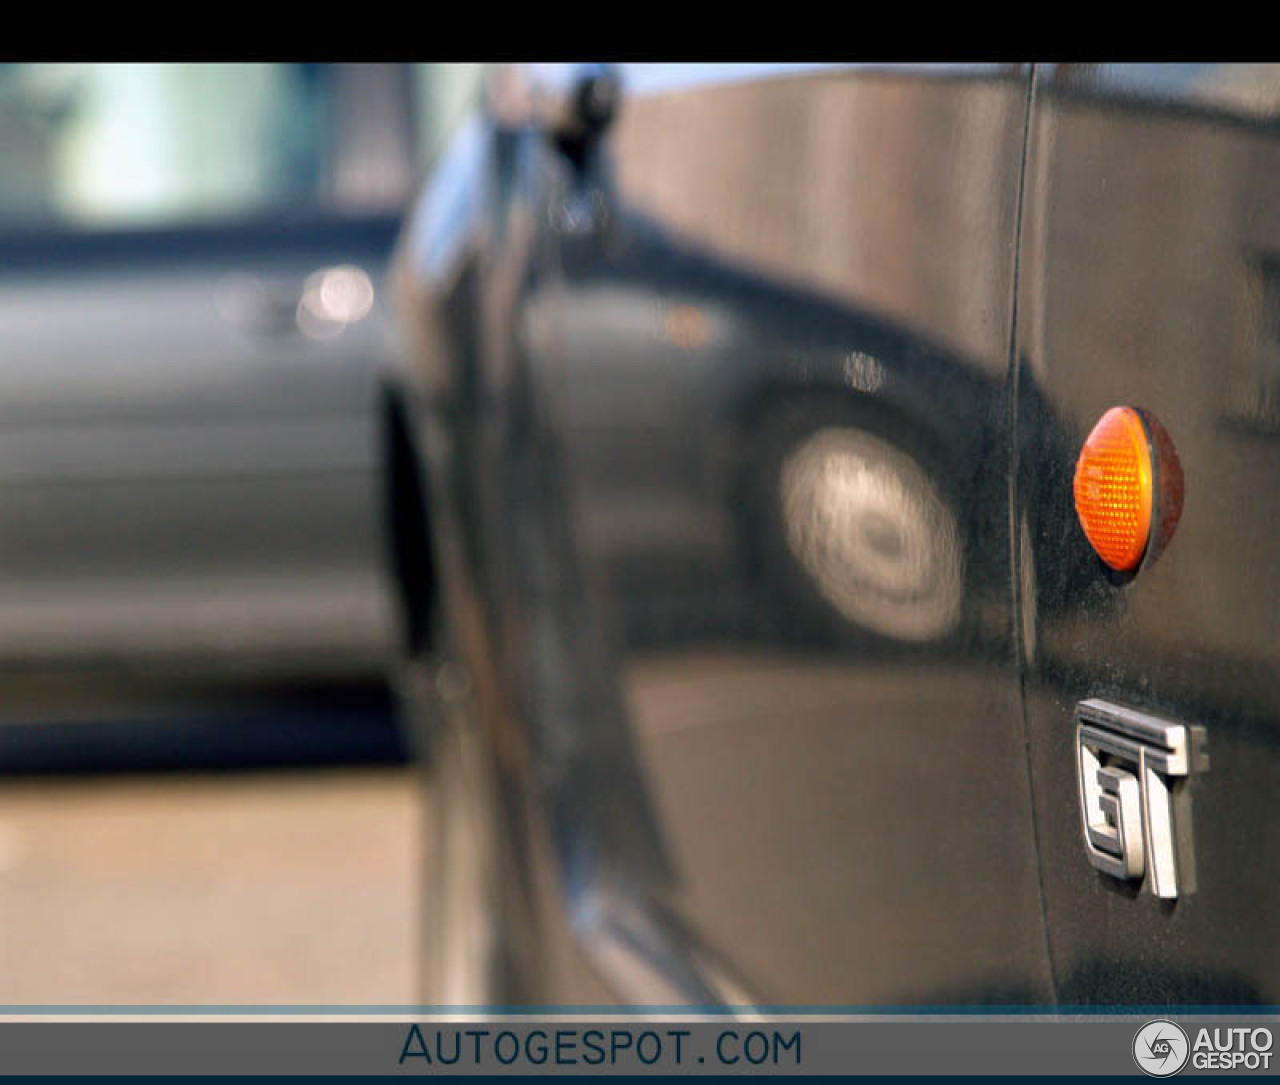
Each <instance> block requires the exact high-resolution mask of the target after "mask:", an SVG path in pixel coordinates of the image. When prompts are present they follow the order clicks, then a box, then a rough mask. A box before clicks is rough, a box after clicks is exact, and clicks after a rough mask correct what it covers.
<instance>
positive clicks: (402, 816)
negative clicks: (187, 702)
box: [0, 765, 421, 1006]
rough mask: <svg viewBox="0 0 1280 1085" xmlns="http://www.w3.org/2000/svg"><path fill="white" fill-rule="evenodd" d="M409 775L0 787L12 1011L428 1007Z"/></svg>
mask: <svg viewBox="0 0 1280 1085" xmlns="http://www.w3.org/2000/svg"><path fill="white" fill-rule="evenodd" d="M419 802H420V799H419V795H418V791H417V789H416V787H415V781H414V779H413V770H412V769H410V768H406V767H404V766H402V765H391V766H388V765H383V766H378V767H359V768H345V769H310V770H305V771H304V770H291V771H276V772H253V773H241V774H207V773H206V774H176V775H175V774H162V775H161V774H158V775H152V776H145V775H136V774H135V775H131V776H94V777H90V778H79V779H75V778H70V779H48V778H45V779H39V778H36V779H31V778H21V777H10V778H8V779H6V780H4V781H3V782H0V1004H4V1005H11V1006H12V1005H34V1004H55V1003H56V1004H60V1005H67V1004H91V1003H92V1004H106V1003H112V1004H120V1003H132V1004H148V1005H155V1004H160V1003H168V1004H194V1003H222V1004H245V1003H276V1004H309V1005H316V1004H338V1003H343V1004H356V1003H364V1004H369V1003H380V1004H389V1003H397V1004H404V1003H407V1002H412V1001H415V1000H416V996H417V991H416V987H415V983H416V980H415V975H416V968H417V960H416V958H417V931H416V917H415V905H416V889H417V872H418V854H419V846H418V843H419V835H420V820H421V819H420V814H419Z"/></svg>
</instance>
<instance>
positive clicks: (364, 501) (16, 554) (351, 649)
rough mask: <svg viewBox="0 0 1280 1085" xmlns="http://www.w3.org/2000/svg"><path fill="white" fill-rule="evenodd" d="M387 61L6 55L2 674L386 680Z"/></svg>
mask: <svg viewBox="0 0 1280 1085" xmlns="http://www.w3.org/2000/svg"><path fill="white" fill-rule="evenodd" d="M412 96H413V87H412V80H411V73H410V72H409V70H408V68H407V66H395V65H370V66H364V65H346V66H335V65H307V64H293V65H263V64H256V65H189V64H172V65H29V66H28V65H23V66H8V67H6V68H5V69H4V70H2V71H0V134H2V135H3V144H4V148H5V152H4V154H3V156H2V159H0V328H3V330H4V334H3V336H2V337H0V508H3V510H4V513H3V515H2V516H0V662H3V664H5V665H17V664H31V665H36V664H53V665H58V666H63V665H68V664H75V665H81V664H87V665H96V664H111V665H115V666H116V667H117V669H120V665H121V664H125V665H126V666H125V667H124V670H125V671H126V672H127V671H128V669H129V668H135V669H146V668H149V667H151V666H153V665H165V666H167V665H175V666H179V667H181V668H182V670H183V673H191V672H193V671H198V672H200V673H208V672H212V671H217V670H219V669H224V670H225V669H228V668H229V669H230V670H231V671H232V672H233V673H236V674H241V673H248V672H249V671H262V670H268V671H279V670H281V669H283V670H284V671H286V672H289V673H297V672H301V673H306V674H311V673H315V672H317V671H323V672H325V673H332V674H350V673H359V674H374V673H376V668H377V666H378V664H379V662H380V660H381V657H382V653H383V651H384V649H385V647H386V645H387V643H388V638H389V627H388V620H387V614H386V607H385V603H384V599H383V593H382V589H381V582H380V579H379V577H378V554H377V546H378V538H377V530H376V524H377V507H376V498H375V492H376V491H375V477H374V465H375V459H376V456H375V430H374V405H375V400H376V396H375V384H374V373H375V371H376V370H377V369H378V368H379V367H380V366H381V365H382V364H383V363H384V362H385V361H386V359H387V358H388V355H389V352H390V349H391V340H390V337H389V335H388V332H387V329H386V325H385V321H384V315H383V300H382V296H381V295H382V272H383V267H384V264H385V262H386V258H387V256H388V253H389V251H390V248H391V245H392V241H393V238H394V235H395V231H396V227H397V223H398V220H399V213H400V211H401V203H402V200H403V199H404V198H405V196H406V194H407V192H408V191H409V188H410V184H411V181H412V173H413V167H414V158H413V156H414V153H415V150H414V147H413V143H412V138H413V129H412V111H411V106H412Z"/></svg>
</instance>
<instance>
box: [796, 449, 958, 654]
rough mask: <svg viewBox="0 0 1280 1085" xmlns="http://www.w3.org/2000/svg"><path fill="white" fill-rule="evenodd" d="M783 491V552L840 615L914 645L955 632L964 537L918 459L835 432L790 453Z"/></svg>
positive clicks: (889, 636) (873, 631)
mask: <svg viewBox="0 0 1280 1085" xmlns="http://www.w3.org/2000/svg"><path fill="white" fill-rule="evenodd" d="M778 485H779V497H780V500H781V513H782V523H783V529H784V532H785V537H786V542H787V547H788V549H789V550H790V552H791V554H792V555H793V556H794V557H795V559H796V561H797V562H798V563H799V565H800V567H801V568H802V569H803V570H804V572H805V573H806V574H807V576H808V578H809V579H810V580H811V581H812V583H813V585H814V586H815V587H816V588H817V590H818V592H819V594H820V595H821V596H822V598H823V599H824V600H825V601H826V602H827V603H829V604H830V605H831V606H832V607H834V608H835V610H836V611H837V612H839V614H840V615H841V616H842V617H844V618H846V619H847V620H849V621H850V622H853V623H855V624H857V625H859V626H861V627H862V628H864V629H866V630H868V631H870V632H872V633H876V634H879V635H880V636H884V637H888V638H892V639H895V640H905V641H912V642H917V643H919V642H923V641H931V640H936V639H938V638H940V637H942V636H945V635H946V634H947V633H949V632H950V631H951V630H952V629H953V628H954V627H955V625H956V623H957V622H958V621H959V619H960V613H961V608H962V604H963V599H964V575H963V573H964V570H963V556H962V552H961V545H960V536H959V532H958V530H957V528H956V521H955V516H954V514H953V513H952V511H951V509H950V508H949V507H948V505H947V504H946V502H945V501H944V500H943V499H942V497H941V496H940V494H939V492H938V489H937V487H936V486H935V485H934V483H933V481H932V480H931V479H930V477H929V475H928V473H927V472H926V471H925V470H924V469H923V468H922V467H921V466H920V464H919V463H917V462H916V460H915V459H913V458H912V457H911V456H909V455H907V454H906V453H905V452H902V451H901V450H899V449H898V448H896V447H894V446H893V445H891V444H889V443H888V442H887V441H884V440H882V439H880V438H879V437H875V436H873V435H872V434H870V433H867V432H865V431H863V430H859V429H853V428H851V427H847V426H840V427H829V428H824V429H820V430H817V431H816V432H813V433H810V434H809V435H808V436H807V437H805V438H804V439H803V440H801V441H800V442H799V443H798V444H797V445H795V447H793V448H792V449H791V451H790V452H789V453H788V454H787V455H786V456H785V458H784V459H783V461H782V466H781V471H780V472H779V476H778Z"/></svg>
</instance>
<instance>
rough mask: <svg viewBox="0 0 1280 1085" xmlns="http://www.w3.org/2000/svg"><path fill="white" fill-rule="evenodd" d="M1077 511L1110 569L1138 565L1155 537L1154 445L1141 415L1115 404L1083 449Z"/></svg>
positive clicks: (1076, 485)
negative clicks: (1152, 462) (1152, 533)
mask: <svg viewBox="0 0 1280 1085" xmlns="http://www.w3.org/2000/svg"><path fill="white" fill-rule="evenodd" d="M1075 497H1076V514H1077V515H1078V516H1079V517H1080V526H1081V527H1083V528H1084V533H1085V535H1086V536H1088V539H1089V542H1090V543H1092V544H1093V548H1094V549H1095V550H1096V551H1097V552H1098V556H1099V557H1100V558H1102V560H1103V561H1105V562H1106V563H1107V564H1108V565H1110V566H1111V568H1113V569H1116V570H1118V571H1121V572H1124V571H1126V570H1129V569H1136V568H1137V567H1138V563H1139V562H1140V561H1141V560H1142V555H1143V554H1144V553H1145V552H1146V549H1147V542H1148V540H1149V539H1150V536H1151V506H1152V469H1151V449H1150V446H1149V444H1148V442H1147V431H1146V428H1145V427H1144V426H1143V424H1142V418H1141V417H1140V416H1139V415H1138V412H1137V411H1135V410H1134V409H1133V408H1131V407H1112V408H1111V410H1109V411H1107V413H1106V414H1104V415H1103V416H1102V418H1101V419H1099V420H1098V424H1097V425H1096V426H1094V427H1093V432H1092V433H1090V434H1089V437H1088V439H1087V440H1086V441H1085V443H1084V448H1082V449H1081V450H1080V459H1079V460H1078V461H1077V462H1076V478H1075Z"/></svg>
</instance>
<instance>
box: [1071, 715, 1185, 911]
mask: <svg viewBox="0 0 1280 1085" xmlns="http://www.w3.org/2000/svg"><path fill="white" fill-rule="evenodd" d="M1075 718H1076V770H1077V773H1078V776H1079V783H1080V809H1081V814H1082V817H1083V822H1084V844H1085V849H1086V850H1087V851H1088V853H1089V861H1090V862H1091V863H1093V865H1094V866H1095V867H1097V868H1098V869H1099V870H1101V871H1104V872H1106V873H1107V874H1110V875H1111V876H1112V877H1115V878H1123V879H1132V880H1138V879H1141V878H1144V877H1145V878H1146V879H1147V881H1148V884H1149V885H1150V886H1151V891H1152V892H1153V893H1154V894H1155V895H1156V896H1157V897H1164V898H1166V899H1173V898H1176V897H1178V896H1179V895H1183V896H1185V895H1186V894H1188V893H1193V892H1195V854H1194V851H1193V848H1192V841H1191V794H1190V792H1189V790H1188V788H1187V784H1188V780H1189V779H1190V777H1191V775H1192V774H1193V773H1199V772H1205V771H1206V770H1207V769H1208V768H1209V754H1208V746H1207V743H1206V740H1205V732H1204V728H1203V727H1198V726H1192V725H1188V724H1183V723H1175V722H1173V721H1171V720H1165V719H1161V718H1160V717H1158V716H1153V715H1150V714H1149V713H1146V712H1140V711H1138V710H1136V709H1133V708H1125V707H1123V706H1122V705H1116V704H1110V703H1108V702H1107V701H1101V700H1096V699H1093V700H1088V701H1081V702H1080V704H1078V705H1076V713H1075Z"/></svg>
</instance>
